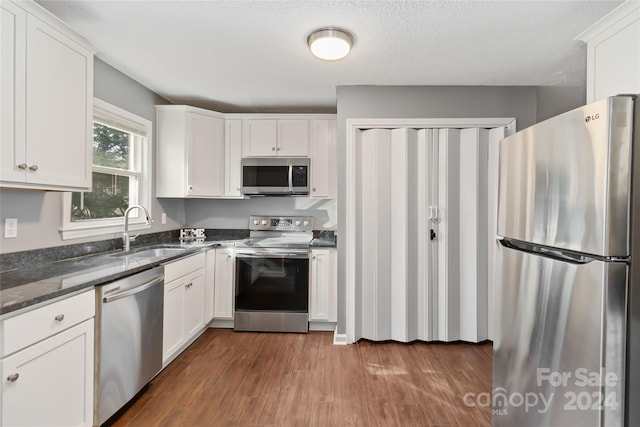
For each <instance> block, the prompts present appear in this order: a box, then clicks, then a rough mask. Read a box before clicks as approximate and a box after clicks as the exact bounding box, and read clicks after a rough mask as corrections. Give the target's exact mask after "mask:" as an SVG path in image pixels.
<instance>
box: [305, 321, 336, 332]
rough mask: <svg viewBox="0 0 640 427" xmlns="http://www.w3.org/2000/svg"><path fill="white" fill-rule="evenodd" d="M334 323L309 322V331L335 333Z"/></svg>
mask: <svg viewBox="0 0 640 427" xmlns="http://www.w3.org/2000/svg"><path fill="white" fill-rule="evenodd" d="M335 329H336V322H316V321H311V322H309V330H310V331H335Z"/></svg>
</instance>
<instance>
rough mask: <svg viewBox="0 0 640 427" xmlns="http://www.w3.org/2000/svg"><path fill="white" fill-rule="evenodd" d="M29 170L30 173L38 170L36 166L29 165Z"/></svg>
mask: <svg viewBox="0 0 640 427" xmlns="http://www.w3.org/2000/svg"><path fill="white" fill-rule="evenodd" d="M29 170H30V171H31V172H36V171H37V170H38V165H31V166H29Z"/></svg>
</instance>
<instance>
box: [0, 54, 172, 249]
mask: <svg viewBox="0 0 640 427" xmlns="http://www.w3.org/2000/svg"><path fill="white" fill-rule="evenodd" d="M93 90H94V96H95V97H96V98H100V99H102V100H104V101H106V102H109V103H111V104H113V105H116V106H118V107H120V108H123V109H125V110H127V111H130V112H132V113H134V114H137V115H139V116H141V117H144V118H145V119H148V120H152V121H153V122H154V132H155V109H154V105H155V104H169V102H168V101H167V100H165V99H163V98H161V97H159V96H158V95H156V94H155V93H153V92H151V91H150V90H149V89H147V88H146V87H144V86H142V85H141V84H139V83H138V82H136V81H134V80H132V79H131V78H129V77H128V76H126V75H124V74H122V73H121V72H119V71H118V70H116V69H115V68H113V67H111V66H110V65H108V64H106V63H105V62H103V61H101V60H100V59H97V58H96V59H95V61H94V82H93ZM153 144H155V135H154V141H153ZM153 164H155V150H154V157H153ZM152 191H154V193H155V177H154V180H153V183H152ZM151 209H152V216H153V218H154V220H155V222H154V223H153V225H152V227H151V228H150V229H148V230H145V231H144V233H151V232H158V231H163V230H171V229H175V228H179V227H180V226H182V224H183V223H184V202H183V201H181V200H159V199H155V198H153V203H152V206H151ZM163 212H164V213H166V214H167V224H165V225H162V224H160V217H161V214H162V213H163ZM61 214H62V193H58V192H42V191H22V190H0V218H2V219H3V220H4V218H18V238H17V239H4V235H3V234H2V233H0V236H2V237H1V239H0V253H9V252H17V251H25V250H31V249H39V248H47V247H53V246H61V245H68V244H74V243H83V242H87V241H92V240H104V239H108V238H114V237H119V236H120V233H117V234H113V235H102V236H98V237H95V238H87V239H73V240H62V239H61V237H60V233H59V231H58V229H59V228H60V225H61V221H62V219H61Z"/></svg>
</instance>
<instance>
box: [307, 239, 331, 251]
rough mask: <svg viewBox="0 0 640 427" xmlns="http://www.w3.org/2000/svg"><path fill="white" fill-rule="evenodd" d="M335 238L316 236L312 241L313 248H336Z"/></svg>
mask: <svg viewBox="0 0 640 427" xmlns="http://www.w3.org/2000/svg"><path fill="white" fill-rule="evenodd" d="M335 247H336V241H335V239H324V238H317V237H316V238H315V239H313V240H312V241H311V249H313V248H335Z"/></svg>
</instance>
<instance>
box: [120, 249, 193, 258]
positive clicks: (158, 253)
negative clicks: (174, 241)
mask: <svg viewBox="0 0 640 427" xmlns="http://www.w3.org/2000/svg"><path fill="white" fill-rule="evenodd" d="M186 250H187V249H186V248H157V249H146V250H144V251H140V252H129V253H126V254H124V255H126V256H127V257H128V258H161V257H169V256H174V255H178V254H181V253H183V252H184V251H186Z"/></svg>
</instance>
